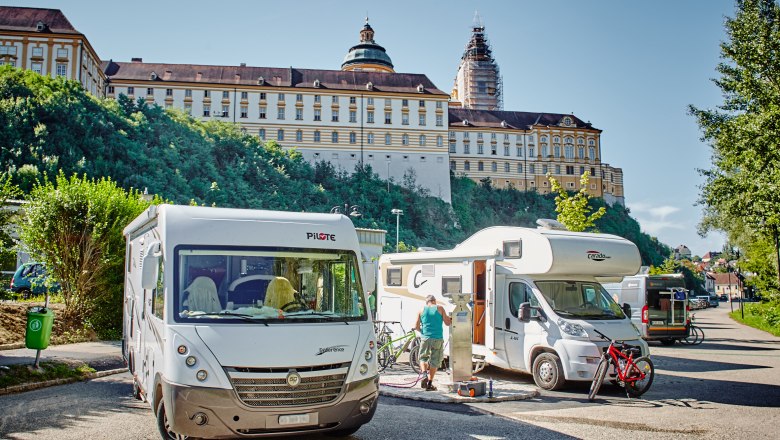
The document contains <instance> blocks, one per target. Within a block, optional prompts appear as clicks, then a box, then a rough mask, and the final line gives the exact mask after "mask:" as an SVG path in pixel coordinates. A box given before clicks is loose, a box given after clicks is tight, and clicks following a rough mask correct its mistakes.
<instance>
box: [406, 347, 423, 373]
mask: <svg viewBox="0 0 780 440" xmlns="http://www.w3.org/2000/svg"><path fill="white" fill-rule="evenodd" d="M421 346H422V344H420V341H419V339H415V340H414V341H413V342H412V345H411V347H409V366H410V367H412V370H414V372H415V373H417V374H420V373H421V372H422V370H421V369H420V347H421Z"/></svg>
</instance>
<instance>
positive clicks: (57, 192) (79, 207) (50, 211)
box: [20, 173, 149, 337]
mask: <svg viewBox="0 0 780 440" xmlns="http://www.w3.org/2000/svg"><path fill="white" fill-rule="evenodd" d="M29 202H30V203H29V204H28V205H27V206H26V207H25V213H26V216H25V219H24V221H23V222H22V223H21V234H20V235H21V238H22V241H23V242H24V243H25V244H26V246H27V247H28V250H29V252H30V254H31V255H32V256H33V258H35V259H36V260H38V261H43V262H45V263H46V265H47V266H48V267H49V270H50V271H51V274H52V276H53V278H55V279H56V280H57V281H58V282H59V283H60V285H61V286H62V294H63V297H64V300H65V307H66V313H67V314H69V315H71V316H73V317H75V318H76V319H82V320H85V322H86V323H88V324H90V325H92V326H93V328H94V329H95V330H96V331H97V332H98V334H99V335H100V336H104V337H105V336H113V337H118V336H119V335H118V333H116V332H117V331H118V329H119V328H121V321H122V320H121V313H122V289H123V282H122V280H123V275H124V271H123V267H124V256H125V242H124V237H123V235H122V229H123V228H124V227H125V226H126V225H127V224H128V223H129V222H130V221H131V220H133V219H134V218H135V217H137V216H138V215H139V214H140V213H141V212H143V210H144V209H146V207H148V206H149V202H147V201H145V200H144V199H143V198H142V197H141V193H140V192H139V191H133V190H131V191H129V192H128V191H125V190H123V189H121V188H118V187H117V185H116V183H115V182H113V181H112V180H111V179H109V178H100V179H89V178H87V177H78V176H76V175H73V176H72V177H70V178H67V177H66V176H65V175H64V174H62V173H60V174H59V175H57V177H56V179H55V180H54V181H51V180H49V179H45V180H44V181H43V182H42V183H39V184H38V185H36V186H35V187H34V188H33V190H32V192H31V193H30V195H29Z"/></svg>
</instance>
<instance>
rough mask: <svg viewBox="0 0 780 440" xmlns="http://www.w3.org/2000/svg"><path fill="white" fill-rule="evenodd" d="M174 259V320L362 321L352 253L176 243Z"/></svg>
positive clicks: (360, 291) (361, 307) (363, 309)
mask: <svg viewBox="0 0 780 440" xmlns="http://www.w3.org/2000/svg"><path fill="white" fill-rule="evenodd" d="M175 258H176V262H175V269H174V276H175V279H176V280H175V283H174V298H173V299H174V301H173V302H174V310H175V313H174V318H175V320H176V321H177V322H205V321H212V322H226V323H227V322H236V323H243V322H248V321H257V322H259V323H267V322H276V323H285V322H296V321H297V322H299V321H317V322H321V321H353V320H365V319H366V307H365V304H364V301H363V289H362V285H361V283H360V276H359V272H358V265H357V264H358V263H357V259H356V257H355V253H354V252H349V251H337V250H333V251H331V250H328V251H319V250H312V249H279V248H274V249H262V248H247V249H243V248H242V249H236V248H229V249H220V248H214V247H202V248H201V247H183V246H179V247H177V249H176V256H175Z"/></svg>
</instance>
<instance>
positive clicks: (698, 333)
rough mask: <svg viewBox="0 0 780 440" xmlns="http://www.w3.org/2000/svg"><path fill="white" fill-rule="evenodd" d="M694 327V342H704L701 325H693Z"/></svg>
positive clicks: (697, 343)
mask: <svg viewBox="0 0 780 440" xmlns="http://www.w3.org/2000/svg"><path fill="white" fill-rule="evenodd" d="M694 329H695V330H696V342H695V344H696V345H699V344H701V343H702V342H704V330H702V329H701V327H694Z"/></svg>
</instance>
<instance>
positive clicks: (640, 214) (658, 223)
mask: <svg viewBox="0 0 780 440" xmlns="http://www.w3.org/2000/svg"><path fill="white" fill-rule="evenodd" d="M628 208H629V209H630V210H631V213H632V214H633V216H634V217H635V218H636V219H637V221H638V222H639V225H640V226H641V228H642V230H643V231H645V232H646V233H648V234H650V235H656V236H657V235H658V234H659V233H660V232H661V231H663V230H666V229H683V224H682V223H683V222H681V221H674V220H673V219H670V218H669V217H670V216H673V214H675V213H677V212H680V208H678V207H676V206H671V205H661V206H653V205H652V204H650V203H646V202H635V203H630V204H629V206H628Z"/></svg>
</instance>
